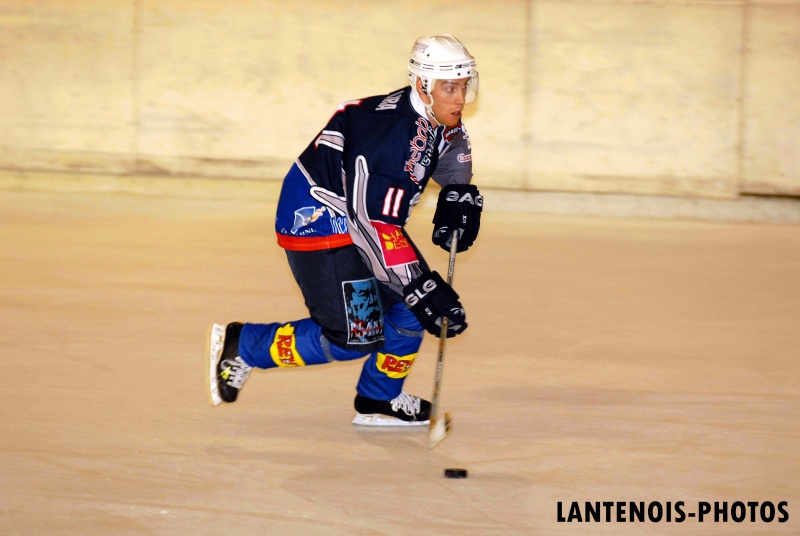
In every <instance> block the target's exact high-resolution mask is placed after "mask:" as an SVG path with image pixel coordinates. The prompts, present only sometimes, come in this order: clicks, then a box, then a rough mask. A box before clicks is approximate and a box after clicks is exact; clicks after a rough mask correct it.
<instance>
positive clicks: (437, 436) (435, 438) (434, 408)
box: [428, 231, 458, 449]
mask: <svg viewBox="0 0 800 536" xmlns="http://www.w3.org/2000/svg"><path fill="white" fill-rule="evenodd" d="M457 248H458V231H456V232H455V233H453V238H452V240H451V241H450V264H449V265H448V267H447V284H448V285H450V286H453V273H454V272H455V270H456V249H457ZM447 324H448V322H447V317H446V316H443V317H442V332H441V334H440V335H439V359H438V360H437V362H436V379H435V380H434V382H433V399H432V400H431V422H430V425H428V426H429V430H430V432H429V435H428V448H431V449H432V448H434V447H436V445H438V444H439V443H441V442H442V441H443V440H444V438H446V437H447V435H448V434H449V433H450V430H452V428H453V421H452V420H451V419H450V414H449V413H445V414H444V415H443V416H442V419H441V420H439V391H440V389H441V387H442V370H443V369H444V345H445V341H446V340H447Z"/></svg>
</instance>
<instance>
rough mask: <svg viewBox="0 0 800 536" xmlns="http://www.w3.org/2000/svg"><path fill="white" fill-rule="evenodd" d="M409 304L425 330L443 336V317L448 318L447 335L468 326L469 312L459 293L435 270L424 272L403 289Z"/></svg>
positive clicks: (449, 335)
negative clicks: (459, 298) (460, 300)
mask: <svg viewBox="0 0 800 536" xmlns="http://www.w3.org/2000/svg"><path fill="white" fill-rule="evenodd" d="M403 294H404V295H405V301H406V305H408V308H409V309H411V312H412V313H414V316H416V317H417V320H419V322H420V324H422V327H423V328H425V330H426V331H428V332H429V333H432V334H434V335H436V336H437V337H441V336H442V318H441V317H442V316H446V317H447V337H448V338H450V337H455V336H456V335H458V334H459V333H461V332H462V331H464V330H465V329H467V322H466V313H464V308H463V307H461V302H459V301H458V294H456V291H455V290H453V288H452V287H451V286H450V285H448V284H447V283H445V282H444V280H443V279H442V276H440V275H439V274H438V273H436V272H430V273H426V274H422V275H421V276H420V277H419V278H417V279H415V280H413V281H412V282H411V283H409V284H408V285H406V288H405V289H403Z"/></svg>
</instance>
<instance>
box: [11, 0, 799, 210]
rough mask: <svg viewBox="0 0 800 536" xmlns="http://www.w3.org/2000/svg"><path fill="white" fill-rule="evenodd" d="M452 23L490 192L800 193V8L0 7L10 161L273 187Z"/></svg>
mask: <svg viewBox="0 0 800 536" xmlns="http://www.w3.org/2000/svg"><path fill="white" fill-rule="evenodd" d="M444 32H448V33H453V34H455V35H456V36H458V37H459V38H461V39H462V40H463V41H464V42H465V43H466V44H467V45H468V47H469V49H470V51H471V52H472V53H473V55H475V56H476V57H477V59H478V69H479V71H480V73H481V95H480V99H479V100H478V102H477V103H476V104H475V105H473V106H472V109H471V110H470V111H469V112H468V114H467V115H466V117H465V122H466V124H467V126H468V127H469V130H470V134H471V136H472V138H473V142H474V143H473V148H474V153H475V168H476V174H477V180H478V181H479V183H480V184H481V185H486V186H493V187H498V188H510V189H521V190H549V191H573V192H618V193H640V194H659V195H692V196H708V197H732V196H736V195H738V194H739V193H742V192H745V193H748V192H749V193H762V194H785V195H800V156H799V155H800V98H798V95H799V94H800V75H798V73H800V0H773V1H766V0H747V1H744V0H742V1H725V0H719V1H712V0H707V1H692V0H684V1H677V0H675V1H671V0H659V1H642V0H639V1H624V0H574V1H573V0H562V1H557V0H528V1H486V0H461V1H459V2H448V1H444V0H425V1H410V2H391V3H390V2H383V1H355V0H349V1H348V0H337V1H322V0H305V1H296V2H279V1H277V0H263V1H257V0H228V1H226V2H219V1H217V0H73V1H68V0H38V1H37V2H20V1H14V0H0V168H3V169H10V170H53V171H69V172H91V173H103V174H108V173H110V174H159V175H192V176H194V175H199V176H210V177H217V176H218V177H240V178H254V179H280V178H281V177H282V176H283V173H284V172H285V171H286V169H287V167H288V165H289V164H290V162H291V161H292V160H293V159H294V158H295V156H296V155H297V154H298V153H299V152H300V151H301V150H302V148H303V147H304V146H305V145H306V144H307V143H308V141H310V139H311V138H312V137H313V136H314V135H315V133H316V132H317V131H318V130H319V129H320V128H321V127H322V125H323V124H324V122H325V121H326V120H327V119H328V117H329V116H330V114H331V113H332V112H333V110H334V109H335V107H336V105H337V103H338V102H340V101H342V100H348V99H352V98H357V97H362V96H367V95H371V94H377V93H383V92H387V91H389V90H391V89H394V88H397V87H401V86H403V85H405V84H406V82H407V78H406V74H405V63H406V59H407V54H408V51H409V49H410V47H411V44H412V43H413V41H414V39H415V38H416V37H417V36H419V35H425V34H432V33H444Z"/></svg>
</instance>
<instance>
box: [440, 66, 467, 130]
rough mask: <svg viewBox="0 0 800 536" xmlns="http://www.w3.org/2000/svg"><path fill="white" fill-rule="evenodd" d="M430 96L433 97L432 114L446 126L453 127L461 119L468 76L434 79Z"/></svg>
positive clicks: (465, 101)
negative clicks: (454, 78) (455, 78)
mask: <svg viewBox="0 0 800 536" xmlns="http://www.w3.org/2000/svg"><path fill="white" fill-rule="evenodd" d="M433 82H434V84H433V90H431V96H432V97H433V115H434V116H436V120H437V121H438V122H439V123H441V124H442V125H444V126H446V127H453V126H456V125H457V124H458V121H459V120H460V119H461V112H462V111H464V105H465V104H466V103H467V100H466V96H467V82H469V78H459V79H457V80H434V81H433Z"/></svg>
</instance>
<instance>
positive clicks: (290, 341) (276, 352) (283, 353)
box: [269, 324, 306, 367]
mask: <svg viewBox="0 0 800 536" xmlns="http://www.w3.org/2000/svg"><path fill="white" fill-rule="evenodd" d="M269 355H270V357H272V360H273V361H274V362H275V364H276V365H278V366H279V367H302V366H304V365H305V364H306V363H305V361H303V358H302V357H301V356H300V354H299V353H298V352H297V340H296V339H295V336H294V326H293V325H291V324H284V325H283V326H281V327H279V328H278V331H277V332H276V333H275V339H274V341H273V342H272V346H270V347H269Z"/></svg>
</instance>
